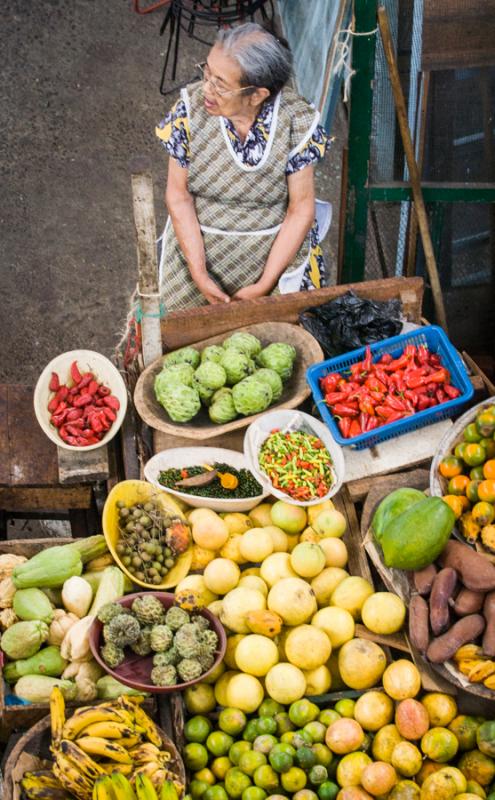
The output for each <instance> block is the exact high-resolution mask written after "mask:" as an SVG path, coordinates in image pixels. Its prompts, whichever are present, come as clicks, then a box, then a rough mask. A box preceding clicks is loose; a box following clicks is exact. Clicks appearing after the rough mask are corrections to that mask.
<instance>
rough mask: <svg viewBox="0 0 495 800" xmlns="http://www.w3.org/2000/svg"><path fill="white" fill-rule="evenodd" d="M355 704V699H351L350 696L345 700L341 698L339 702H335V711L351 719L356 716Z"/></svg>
mask: <svg viewBox="0 0 495 800" xmlns="http://www.w3.org/2000/svg"><path fill="white" fill-rule="evenodd" d="M355 705H356V701H355V700H351V699H350V697H345V698H344V699H343V700H339V701H338V702H337V703H335V711H337V712H338V713H339V714H340V716H341V717H348V718H349V719H352V718H353V717H354V706H355Z"/></svg>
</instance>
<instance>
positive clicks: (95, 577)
mask: <svg viewBox="0 0 495 800" xmlns="http://www.w3.org/2000/svg"><path fill="white" fill-rule="evenodd" d="M107 569H108V567H107ZM112 569H119V568H118V567H113V568H112ZM119 571H120V572H121V574H122V575H123V578H124V591H123V592H122V594H123V595H124V594H129V593H130V592H133V591H134V584H133V582H132V581H131V579H130V578H128V577H127V575H124V573H123V572H122V570H119ZM104 572H105V570H104V569H100V570H98V572H83V574H82V575H81V578H84V580H85V581H87V582H88V583H89V585H90V586H91V588H92V590H93V594H94V595H95V594H96V592H97V591H98V587H99V585H100V583H101V581H102V578H103V573H104ZM57 605H60V603H58V604H57Z"/></svg>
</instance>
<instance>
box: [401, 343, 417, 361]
mask: <svg viewBox="0 0 495 800" xmlns="http://www.w3.org/2000/svg"><path fill="white" fill-rule="evenodd" d="M416 350H417V348H416V345H415V344H408V345H406V347H405V349H404V355H405V356H407V357H408V359H409V360H410V361H411V360H413V359H414V358H415V356H416Z"/></svg>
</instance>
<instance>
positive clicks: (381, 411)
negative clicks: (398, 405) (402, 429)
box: [375, 405, 394, 419]
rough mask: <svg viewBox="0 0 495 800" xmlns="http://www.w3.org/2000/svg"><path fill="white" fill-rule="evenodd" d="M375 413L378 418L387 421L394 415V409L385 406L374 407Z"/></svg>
mask: <svg viewBox="0 0 495 800" xmlns="http://www.w3.org/2000/svg"><path fill="white" fill-rule="evenodd" d="M375 413H376V414H378V416H379V417H382V419H388V418H389V417H390V416H391V415H392V414H393V413H394V409H393V408H390V406H385V405H383V406H375Z"/></svg>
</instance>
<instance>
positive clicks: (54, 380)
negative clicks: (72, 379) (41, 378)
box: [48, 372, 60, 392]
mask: <svg viewBox="0 0 495 800" xmlns="http://www.w3.org/2000/svg"><path fill="white" fill-rule="evenodd" d="M48 388H49V390H50V392H58V390H59V389H60V379H59V377H58V375H57V373H56V372H52V377H51V378H50V383H49V384H48Z"/></svg>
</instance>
